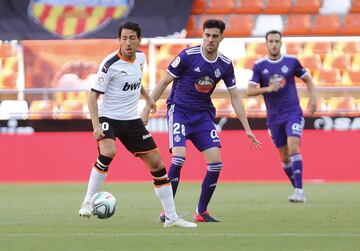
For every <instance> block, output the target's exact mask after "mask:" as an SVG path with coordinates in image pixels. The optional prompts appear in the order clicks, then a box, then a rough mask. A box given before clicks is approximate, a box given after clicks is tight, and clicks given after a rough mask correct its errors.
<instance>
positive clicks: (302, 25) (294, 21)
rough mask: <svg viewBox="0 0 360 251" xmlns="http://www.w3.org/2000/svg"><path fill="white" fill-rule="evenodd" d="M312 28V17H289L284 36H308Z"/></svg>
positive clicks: (294, 15)
mask: <svg viewBox="0 0 360 251" xmlns="http://www.w3.org/2000/svg"><path fill="white" fill-rule="evenodd" d="M310 27H311V16H310V15H307V14H293V15H288V17H287V22H286V24H285V28H284V32H283V34H284V35H286V36H292V35H307V34H308V33H309V30H310Z"/></svg>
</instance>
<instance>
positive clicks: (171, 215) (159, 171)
mask: <svg viewBox="0 0 360 251" xmlns="http://www.w3.org/2000/svg"><path fill="white" fill-rule="evenodd" d="M137 156H138V157H139V158H141V159H142V160H143V161H144V163H145V165H146V166H147V167H148V168H149V170H150V172H151V175H152V176H153V180H154V189H155V193H156V196H157V197H158V198H159V200H160V201H161V204H162V207H163V210H164V212H165V215H166V220H165V223H164V227H173V226H174V227H176V226H177V227H196V226H197V225H196V224H195V223H192V222H187V221H185V220H183V219H181V218H179V216H178V215H177V213H176V210H175V202H174V198H173V193H172V188H171V185H170V181H169V178H168V176H167V173H166V169H165V166H164V164H163V162H162V160H161V157H160V154H159V152H158V150H157V149H156V150H153V151H149V152H146V153H141V154H138V155H137Z"/></svg>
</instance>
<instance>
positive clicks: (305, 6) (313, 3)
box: [290, 0, 321, 14]
mask: <svg viewBox="0 0 360 251" xmlns="http://www.w3.org/2000/svg"><path fill="white" fill-rule="evenodd" d="M320 6H321V0H296V1H295V4H294V5H293V6H292V8H291V9H290V12H291V13H302V14H317V13H319V9H320Z"/></svg>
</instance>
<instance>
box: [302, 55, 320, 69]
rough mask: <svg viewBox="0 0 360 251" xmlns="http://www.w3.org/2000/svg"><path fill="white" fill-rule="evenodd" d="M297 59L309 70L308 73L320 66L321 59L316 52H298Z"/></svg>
mask: <svg viewBox="0 0 360 251" xmlns="http://www.w3.org/2000/svg"><path fill="white" fill-rule="evenodd" d="M298 59H299V61H300V62H301V64H302V65H303V66H304V67H305V68H306V69H308V70H309V71H310V73H313V72H314V71H315V70H317V69H320V67H321V59H320V56H319V55H318V54H310V55H306V54H300V55H298Z"/></svg>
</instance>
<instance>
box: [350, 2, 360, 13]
mask: <svg viewBox="0 0 360 251" xmlns="http://www.w3.org/2000/svg"><path fill="white" fill-rule="evenodd" d="M350 12H352V13H360V0H352V3H351V8H350Z"/></svg>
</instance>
